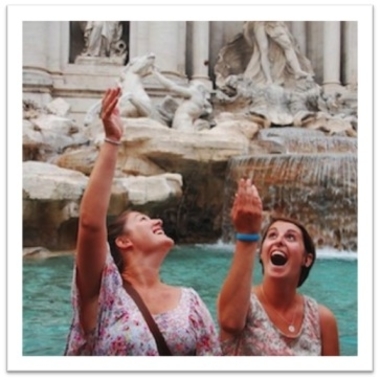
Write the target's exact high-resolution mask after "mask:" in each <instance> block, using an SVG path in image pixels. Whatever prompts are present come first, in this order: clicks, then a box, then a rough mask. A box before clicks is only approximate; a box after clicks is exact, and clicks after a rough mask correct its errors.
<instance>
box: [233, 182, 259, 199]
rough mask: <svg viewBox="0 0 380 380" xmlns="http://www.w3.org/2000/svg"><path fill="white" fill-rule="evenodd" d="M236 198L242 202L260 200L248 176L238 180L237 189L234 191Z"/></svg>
mask: <svg viewBox="0 0 380 380" xmlns="http://www.w3.org/2000/svg"><path fill="white" fill-rule="evenodd" d="M237 199H238V200H240V201H242V202H247V201H249V200H252V199H254V200H260V202H261V199H260V195H259V192H258V190H257V188H256V186H255V185H254V184H253V183H252V180H251V179H250V178H248V179H244V178H241V179H240V180H239V184H238V189H237V191H236V193H235V200H237Z"/></svg>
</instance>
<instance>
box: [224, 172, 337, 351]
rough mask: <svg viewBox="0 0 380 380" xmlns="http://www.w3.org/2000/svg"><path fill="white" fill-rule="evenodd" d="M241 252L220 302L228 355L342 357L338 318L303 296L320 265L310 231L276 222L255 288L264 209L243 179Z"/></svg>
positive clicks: (235, 213) (265, 239) (238, 216)
mask: <svg viewBox="0 0 380 380" xmlns="http://www.w3.org/2000/svg"><path fill="white" fill-rule="evenodd" d="M232 220H233V222H234V226H235V229H236V231H237V232H238V233H237V234H236V239H237V242H236V248H235V253H234V257H233V260H232V265H231V268H230V270H229V273H228V275H227V278H226V280H225V282H224V284H223V286H222V289H221V293H220V296H219V301H218V319H219V324H220V328H221V340H222V350H223V354H224V355H244V356H247V355H264V356H272V355H277V356H287V355H329V356H331V355H333V356H336V355H339V339H338V328H337V323H336V319H335V316H334V314H333V313H332V312H331V311H330V310H329V309H328V308H327V307H325V306H323V305H320V304H318V303H317V302H316V301H315V300H314V299H313V298H311V297H309V296H306V295H302V294H300V293H298V292H297V288H298V287H300V286H301V285H302V284H303V283H304V281H305V280H306V279H307V277H308V275H309V271H310V269H311V267H312V265H313V263H314V261H315V246H314V243H313V240H312V238H311V237H310V235H309V233H308V232H307V230H306V229H305V227H304V226H303V225H302V224H301V223H299V222H297V221H295V220H292V219H287V218H277V219H273V220H272V221H271V222H270V224H269V226H268V227H267V228H266V229H265V230H264V232H263V236H262V238H261V246H260V252H259V258H260V263H261V265H262V268H263V280H262V282H261V284H257V285H255V286H253V287H252V273H253V268H254V262H255V252H256V250H257V248H258V246H259V240H260V232H261V220H262V203H261V199H260V196H259V193H258V191H257V189H256V187H255V186H254V185H253V184H252V181H251V180H249V179H248V180H244V179H242V180H241V181H240V183H239V188H238V191H237V193H236V197H235V201H234V204H233V207H232Z"/></svg>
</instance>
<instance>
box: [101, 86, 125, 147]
mask: <svg viewBox="0 0 380 380" xmlns="http://www.w3.org/2000/svg"><path fill="white" fill-rule="evenodd" d="M120 95H121V89H120V87H115V88H109V89H108V90H107V91H106V92H105V94H104V96H103V99H102V112H101V115H100V117H101V119H102V121H103V126H104V132H105V135H106V137H107V138H109V139H112V140H114V141H119V140H120V139H121V137H122V135H123V124H122V121H121V118H120V112H119V108H118V106H117V103H118V101H119V97H120Z"/></svg>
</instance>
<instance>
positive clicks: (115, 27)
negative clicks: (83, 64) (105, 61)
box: [81, 21, 127, 57]
mask: <svg viewBox="0 0 380 380" xmlns="http://www.w3.org/2000/svg"><path fill="white" fill-rule="evenodd" d="M83 32H84V42H85V46H84V50H83V52H82V54H81V55H82V56H85V57H121V56H124V57H125V54H126V50H127V45H126V43H125V42H124V41H123V40H122V39H121V36H122V33H123V27H122V25H121V22H120V21H87V22H86V24H85V28H84V31H83Z"/></svg>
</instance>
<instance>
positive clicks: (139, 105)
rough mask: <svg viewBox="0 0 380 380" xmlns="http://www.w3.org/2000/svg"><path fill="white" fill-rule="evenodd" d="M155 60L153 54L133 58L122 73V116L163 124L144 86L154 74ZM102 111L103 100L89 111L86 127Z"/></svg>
mask: <svg viewBox="0 0 380 380" xmlns="http://www.w3.org/2000/svg"><path fill="white" fill-rule="evenodd" d="M155 58H156V57H155V54H153V53H149V54H146V55H143V56H140V57H136V58H133V59H132V60H131V61H130V62H129V63H128V64H127V65H126V66H125V68H124V69H123V70H122V71H121V73H120V77H119V80H118V82H117V85H118V86H120V87H121V89H122V96H121V98H120V100H119V108H120V114H121V116H123V117H149V118H152V119H155V120H157V121H159V122H161V123H163V121H162V118H161V117H160V115H159V113H158V112H157V110H156V108H155V107H154V105H153V103H152V101H151V99H150V97H149V95H148V94H147V92H146V91H145V88H144V84H143V78H144V77H145V76H147V75H149V74H150V73H151V72H152V67H153V65H154V63H155ZM100 109H101V100H99V101H98V102H97V103H95V104H94V105H93V106H92V107H91V108H90V109H89V110H88V111H87V114H86V116H85V118H84V125H85V126H87V125H89V124H90V123H91V122H92V121H93V119H94V118H95V117H97V116H98V115H99V112H100ZM163 124H165V123H163Z"/></svg>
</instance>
